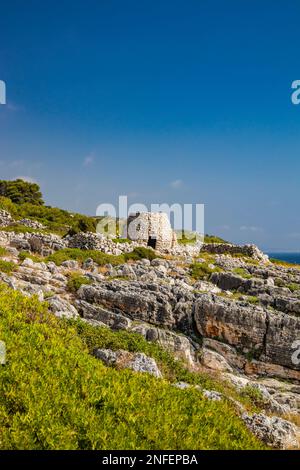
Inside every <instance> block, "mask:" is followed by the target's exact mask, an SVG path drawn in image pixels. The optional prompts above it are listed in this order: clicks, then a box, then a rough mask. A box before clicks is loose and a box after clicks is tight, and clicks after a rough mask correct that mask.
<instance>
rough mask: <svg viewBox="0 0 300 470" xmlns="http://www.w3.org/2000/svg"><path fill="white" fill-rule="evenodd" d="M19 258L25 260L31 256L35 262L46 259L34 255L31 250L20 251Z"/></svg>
mask: <svg viewBox="0 0 300 470" xmlns="http://www.w3.org/2000/svg"><path fill="white" fill-rule="evenodd" d="M18 258H19V260H20V261H24V259H26V258H30V259H32V261H34V262H35V263H40V262H41V261H44V258H43V257H42V256H38V255H32V254H31V253H29V251H20V253H19V255H18Z"/></svg>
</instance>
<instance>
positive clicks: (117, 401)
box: [0, 286, 263, 450]
mask: <svg viewBox="0 0 300 470" xmlns="http://www.w3.org/2000/svg"><path fill="white" fill-rule="evenodd" d="M80 328H82V330H81V331H80ZM91 328H92V327H91ZM95 331H96V332H97V333H96V334H95V335H96V339H95V337H94V335H93V333H92V330H91V329H90V325H88V326H86V325H85V326H79V324H76V323H75V324H74V323H73V322H68V321H67V320H60V319H58V318H56V317H55V316H53V315H51V314H49V313H48V311H47V306H46V304H41V303H40V302H38V300H37V298H36V297H30V298H29V297H23V296H22V295H21V294H20V293H18V292H17V291H12V290H11V289H9V288H8V287H6V286H0V339H1V340H2V341H4V342H5V344H6V364H5V365H3V366H1V367H0V449H14V450H17V449H22V450H26V449H30V450H40V449H43V450H51V449H57V450H59V449H73V450H76V449H99V450H101V449H103V450H107V449H116V450H118V449H120V450H124V449H128V450H130V449H131V450H138V449H147V450H151V449H155V450H160V449H175V450H176V449H182V450H184V449H202V450H204V449H262V448H263V445H262V444H261V443H260V442H259V441H258V440H257V439H256V438H255V437H254V436H253V435H252V434H251V433H250V432H249V431H248V430H247V428H246V426H245V425H244V424H243V422H242V421H241V419H240V418H239V417H238V416H237V413H236V411H235V409H234V407H233V405H232V404H231V403H230V402H228V401H226V400H222V401H220V402H213V401H209V400H207V399H205V398H204V397H203V396H202V394H201V392H199V391H198V390H196V389H187V390H179V389H178V388H176V387H174V386H172V385H171V384H170V383H169V382H168V381H167V380H162V379H156V378H155V377H153V376H151V375H149V374H138V373H135V372H133V371H130V370H123V371H117V370H115V369H112V368H107V367H105V366H104V365H103V364H102V363H101V361H99V360H98V359H96V358H95V357H93V356H92V355H90V354H89V349H91V348H92V347H93V346H94V345H97V344H100V343H101V341H102V343H101V344H105V345H106V346H109V345H110V346H112V345H114V346H115V347H116V348H119V347H120V346H124V347H126V348H130V347H131V349H135V348H136V349H139V346H138V342H142V341H143V340H142V338H138V337H137V336H134V338H133V339H130V338H129V336H128V335H126V332H120V334H117V335H116V336H114V334H113V332H111V331H110V330H108V329H105V330H104V329H98V328H95ZM99 331H100V333H99ZM100 338H102V340H101V341H100ZM143 344H144V345H145V347H146V344H145V343H143ZM130 345H131V346H130ZM150 347H151V346H149V348H150ZM153 351H154V349H153ZM153 354H154V353H153ZM159 354H160V353H159V352H157V355H159Z"/></svg>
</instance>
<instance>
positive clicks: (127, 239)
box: [112, 238, 132, 243]
mask: <svg viewBox="0 0 300 470" xmlns="http://www.w3.org/2000/svg"><path fill="white" fill-rule="evenodd" d="M112 241H113V242H114V243H132V240H129V238H113V239H112Z"/></svg>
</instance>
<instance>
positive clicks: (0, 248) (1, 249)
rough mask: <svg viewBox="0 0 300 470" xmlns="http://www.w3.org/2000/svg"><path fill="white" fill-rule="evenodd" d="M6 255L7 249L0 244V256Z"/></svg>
mask: <svg viewBox="0 0 300 470" xmlns="http://www.w3.org/2000/svg"><path fill="white" fill-rule="evenodd" d="M6 255H7V249H6V248H5V247H4V246H0V258H1V257H2V256H6Z"/></svg>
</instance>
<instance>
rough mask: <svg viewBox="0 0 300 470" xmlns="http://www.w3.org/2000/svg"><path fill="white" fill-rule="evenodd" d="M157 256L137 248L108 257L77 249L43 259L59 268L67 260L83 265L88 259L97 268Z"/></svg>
mask: <svg viewBox="0 0 300 470" xmlns="http://www.w3.org/2000/svg"><path fill="white" fill-rule="evenodd" d="M157 257H158V255H157V254H156V253H155V252H154V251H153V250H150V249H148V248H143V247H137V248H135V249H134V250H133V251H131V252H130V253H124V254H121V255H109V254H106V253H103V252H102V251H98V250H81V249H79V248H64V249H63V250H58V251H56V252H55V253H53V254H52V255H50V256H48V257H47V258H45V261H53V262H54V263H55V264H57V265H58V266H60V265H61V264H62V263H63V262H64V261H67V260H70V259H72V260H76V261H78V262H79V263H83V262H84V261H86V260H87V259H88V258H92V260H93V261H95V263H97V264H99V266H104V265H105V264H111V265H113V266H117V265H119V264H124V263H126V261H129V260H134V261H137V260H141V259H143V258H146V259H149V260H152V259H154V258H157Z"/></svg>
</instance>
